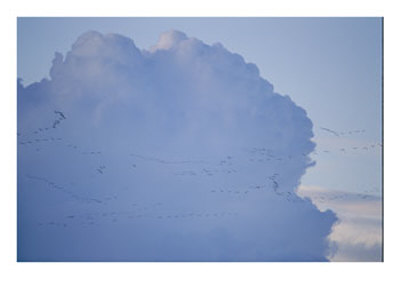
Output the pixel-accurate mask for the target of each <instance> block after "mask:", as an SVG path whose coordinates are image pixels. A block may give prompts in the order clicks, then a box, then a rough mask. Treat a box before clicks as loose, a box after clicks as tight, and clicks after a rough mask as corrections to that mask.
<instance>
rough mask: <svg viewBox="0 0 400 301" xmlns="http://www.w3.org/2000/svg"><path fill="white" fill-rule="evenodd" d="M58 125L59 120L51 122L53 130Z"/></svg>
mask: <svg viewBox="0 0 400 301" xmlns="http://www.w3.org/2000/svg"><path fill="white" fill-rule="evenodd" d="M59 123H60V120H58V119H57V120H54V122H53V129H55V128H56V127H57V125H58V124H59Z"/></svg>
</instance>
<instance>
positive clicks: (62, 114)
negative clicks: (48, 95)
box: [54, 111, 67, 119]
mask: <svg viewBox="0 0 400 301" xmlns="http://www.w3.org/2000/svg"><path fill="white" fill-rule="evenodd" d="M54 113H55V114H58V115H60V117H61V118H62V119H67V118H66V117H65V115H64V113H63V112H60V111H54Z"/></svg>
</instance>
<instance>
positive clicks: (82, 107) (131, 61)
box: [18, 31, 336, 261]
mask: <svg viewBox="0 0 400 301" xmlns="http://www.w3.org/2000/svg"><path fill="white" fill-rule="evenodd" d="M58 112H61V113H62V114H63V116H64V117H63V116H62V115H61V114H60V113H58ZM18 132H19V133H18V135H19V136H18V143H19V145H18V259H19V260H21V261H324V260H326V255H327V248H328V242H327V239H326V237H327V236H328V235H329V233H330V232H331V228H332V225H333V224H334V223H335V221H336V216H335V214H334V213H333V212H332V211H330V210H327V211H324V212H321V211H320V210H319V209H318V208H317V207H316V206H315V205H314V204H312V202H311V201H310V200H308V199H303V198H301V197H299V196H298V195H297V194H296V188H297V186H298V185H299V182H300V178H301V176H302V175H303V174H304V173H305V171H306V169H307V168H308V167H310V166H312V165H313V162H312V161H311V160H310V158H309V157H308V154H309V153H310V152H312V151H313V149H314V147H315V145H314V143H313V142H312V141H311V140H310V139H311V138H312V136H313V134H312V122H311V120H310V119H309V118H308V117H307V114H306V112H305V110H304V109H302V108H301V107H299V106H297V105H296V104H295V103H294V102H293V101H292V100H291V99H290V98H289V97H288V96H282V95H280V94H277V93H276V92H274V90H273V87H272V85H271V84H270V83H269V82H268V81H266V80H265V79H263V78H261V77H260V75H259V71H258V68H257V67H256V65H254V64H250V63H246V62H245V61H244V59H243V58H242V57H241V56H240V55H238V54H234V53H231V52H229V51H228V50H227V49H225V48H224V47H223V46H222V45H221V44H214V45H206V44H204V43H203V42H202V41H200V40H198V39H195V38H188V37H187V36H186V35H185V34H183V33H181V32H177V31H170V32H167V33H164V34H162V35H161V37H160V39H159V42H158V43H157V44H156V45H155V46H153V47H152V48H151V49H150V50H149V51H147V50H139V49H138V48H137V47H136V46H135V44H134V42H133V41H132V40H131V39H129V38H127V37H123V36H120V35H116V34H107V35H103V34H100V33H98V32H88V33H85V34H83V35H82V36H80V37H79V38H78V39H77V41H76V42H75V43H74V44H73V45H72V48H71V50H70V51H69V52H68V53H67V54H66V56H65V57H64V56H63V55H62V54H59V53H57V54H56V55H55V58H54V60H53V65H52V67H51V70H50V79H49V80H46V79H44V80H42V81H41V82H39V83H34V84H32V85H30V86H27V87H24V86H23V85H22V82H21V81H19V82H18Z"/></svg>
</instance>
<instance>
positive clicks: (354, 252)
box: [298, 186, 382, 261]
mask: <svg viewBox="0 0 400 301" xmlns="http://www.w3.org/2000/svg"><path fill="white" fill-rule="evenodd" d="M298 192H299V194H300V195H302V196H303V197H309V198H311V199H312V201H313V203H315V204H316V205H317V207H318V208H319V209H320V210H327V209H330V210H333V211H334V212H335V213H336V214H337V216H338V218H339V221H338V222H337V224H336V225H335V226H334V227H333V231H332V233H331V234H330V235H329V240H330V241H331V247H332V251H333V252H332V254H331V256H330V259H331V260H333V261H380V260H381V259H382V201H381V198H380V197H378V196H376V195H369V194H362V193H349V192H343V191H334V190H328V189H323V188H319V187H307V186H300V187H299V191H298Z"/></svg>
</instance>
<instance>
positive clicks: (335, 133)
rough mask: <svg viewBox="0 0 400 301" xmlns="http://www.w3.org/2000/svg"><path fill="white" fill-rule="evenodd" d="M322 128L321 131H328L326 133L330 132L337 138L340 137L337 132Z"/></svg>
mask: <svg viewBox="0 0 400 301" xmlns="http://www.w3.org/2000/svg"><path fill="white" fill-rule="evenodd" d="M320 128H321V130H324V131H326V132H329V133H331V134H334V135H335V136H339V134H338V133H337V132H335V131H333V130H331V129H328V128H324V127H320Z"/></svg>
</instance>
